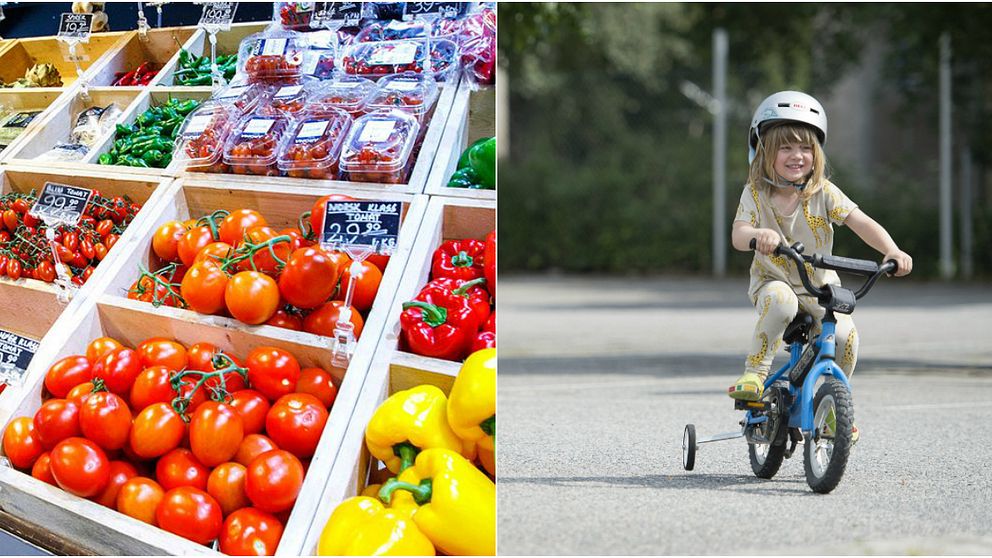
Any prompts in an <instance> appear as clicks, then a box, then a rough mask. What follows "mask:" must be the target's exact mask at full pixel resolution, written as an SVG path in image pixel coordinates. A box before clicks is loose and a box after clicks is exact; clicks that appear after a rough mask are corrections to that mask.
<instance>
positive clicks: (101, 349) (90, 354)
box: [86, 337, 124, 364]
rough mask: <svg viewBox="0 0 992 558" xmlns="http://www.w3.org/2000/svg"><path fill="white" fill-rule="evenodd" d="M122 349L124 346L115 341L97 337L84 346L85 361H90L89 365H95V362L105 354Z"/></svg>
mask: <svg viewBox="0 0 992 558" xmlns="http://www.w3.org/2000/svg"><path fill="white" fill-rule="evenodd" d="M123 348H124V345H121V344H120V342H118V341H117V340H116V339H113V338H110V337H98V338H96V339H94V340H92V341H90V344H89V345H87V346H86V360H88V361H90V364H96V362H97V361H98V360H100V359H101V358H103V357H104V356H105V355H106V354H107V353H109V352H111V351H113V350H116V349H123Z"/></svg>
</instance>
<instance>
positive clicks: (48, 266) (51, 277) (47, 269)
mask: <svg viewBox="0 0 992 558" xmlns="http://www.w3.org/2000/svg"><path fill="white" fill-rule="evenodd" d="M36 273H37V275H38V279H41V280H42V281H44V282H46V283H51V282H52V281H55V265H54V264H52V262H50V261H47V260H46V261H43V262H39V263H38V269H37V270H36Z"/></svg>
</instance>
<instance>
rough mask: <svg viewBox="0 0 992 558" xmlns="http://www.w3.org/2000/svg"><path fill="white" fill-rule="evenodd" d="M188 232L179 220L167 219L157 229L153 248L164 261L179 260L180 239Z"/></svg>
mask: <svg viewBox="0 0 992 558" xmlns="http://www.w3.org/2000/svg"><path fill="white" fill-rule="evenodd" d="M185 234H186V227H185V226H183V224H182V223H180V222H179V221H166V222H165V223H162V225H161V226H159V228H158V229H156V230H155V236H153V237H152V250H154V251H155V255H156V256H158V257H159V258H162V261H166V262H175V261H179V241H180V240H182V238H183V235H185ZM101 236H102V235H101Z"/></svg>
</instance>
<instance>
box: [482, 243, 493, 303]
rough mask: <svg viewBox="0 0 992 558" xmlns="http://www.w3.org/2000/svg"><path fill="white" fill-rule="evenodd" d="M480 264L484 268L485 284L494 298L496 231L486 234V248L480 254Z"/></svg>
mask: <svg viewBox="0 0 992 558" xmlns="http://www.w3.org/2000/svg"><path fill="white" fill-rule="evenodd" d="M482 265H483V267H484V268H485V275H486V286H487V287H488V288H489V292H490V293H491V294H492V295H493V298H496V231H492V232H490V233H489V234H488V235H486V249H485V251H484V252H483V255H482Z"/></svg>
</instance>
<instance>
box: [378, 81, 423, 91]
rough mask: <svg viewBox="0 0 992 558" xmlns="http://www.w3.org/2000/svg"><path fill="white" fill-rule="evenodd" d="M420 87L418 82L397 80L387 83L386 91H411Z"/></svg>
mask: <svg viewBox="0 0 992 558" xmlns="http://www.w3.org/2000/svg"><path fill="white" fill-rule="evenodd" d="M418 85H420V82H419V81H414V80H402V79H397V80H393V81H391V82H389V85H387V86H386V89H390V90H393V91H413V90H414V89H416V88H417V86H418Z"/></svg>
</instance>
